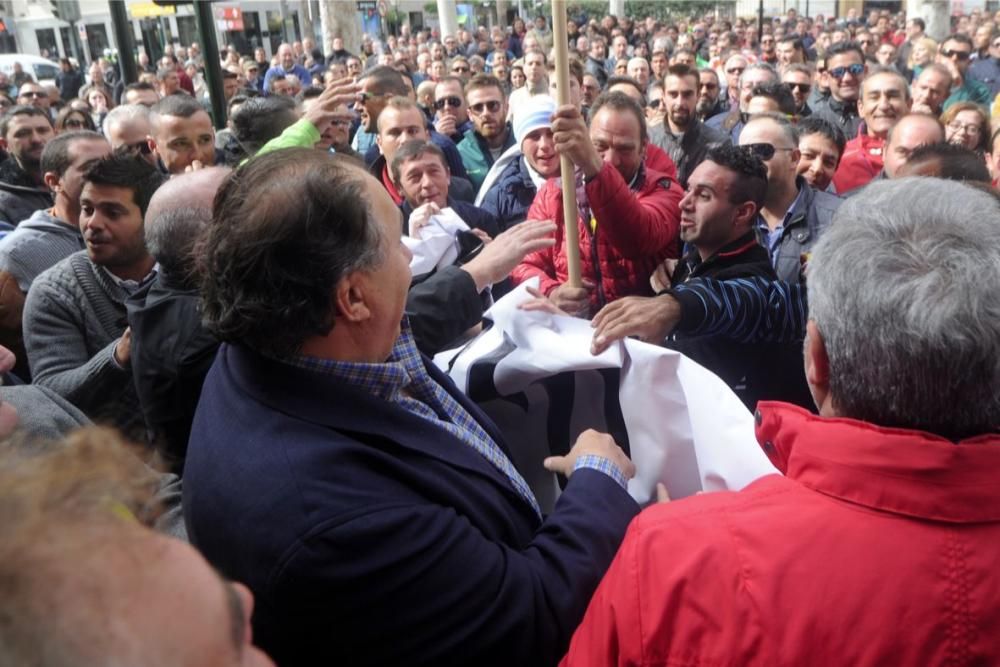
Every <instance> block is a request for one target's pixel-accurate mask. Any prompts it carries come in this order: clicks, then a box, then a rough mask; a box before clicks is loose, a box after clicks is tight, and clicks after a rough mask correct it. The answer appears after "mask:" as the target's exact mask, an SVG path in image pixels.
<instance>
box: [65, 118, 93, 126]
mask: <svg viewBox="0 0 1000 667" xmlns="http://www.w3.org/2000/svg"><path fill="white" fill-rule="evenodd" d="M86 126H87V124H86V123H84V122H83V121H82V120H79V119H77V118H70V119H69V120H67V121H66V122H65V123H63V127H86Z"/></svg>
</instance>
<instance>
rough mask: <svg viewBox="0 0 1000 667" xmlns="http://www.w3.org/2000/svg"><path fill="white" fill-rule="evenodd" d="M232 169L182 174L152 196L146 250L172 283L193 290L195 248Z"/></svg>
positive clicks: (213, 169)
mask: <svg viewBox="0 0 1000 667" xmlns="http://www.w3.org/2000/svg"><path fill="white" fill-rule="evenodd" d="M231 172H232V170H230V169H227V168H225V167H209V168H207V169H200V170H198V171H195V172H191V173H189V174H179V175H177V176H174V177H173V178H171V179H170V180H169V181H167V182H166V183H164V184H163V185H162V186H161V187H160V189H159V190H157V191H156V193H155V194H154V195H153V198H152V200H150V202H149V208H148V209H147V211H146V218H145V227H146V247H147V248H148V249H149V253H150V254H151V255H152V256H153V257H154V258H155V259H156V261H157V262H159V263H160V268H161V270H162V272H163V273H164V274H165V275H166V276H168V277H169V278H170V279H171V280H172V281H174V282H176V283H178V284H179V285H183V286H185V287H193V286H194V285H193V281H194V270H193V267H194V258H193V254H194V252H193V251H194V245H195V242H196V241H197V239H198V237H199V236H200V235H201V231H202V229H203V228H204V226H205V225H207V224H208V223H209V222H210V221H211V220H212V202H213V201H214V200H215V193H216V192H218V190H219V187H220V186H221V185H222V182H223V181H224V180H225V179H226V178H227V177H228V176H229V174H230V173H231Z"/></svg>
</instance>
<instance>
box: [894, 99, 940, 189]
mask: <svg viewBox="0 0 1000 667" xmlns="http://www.w3.org/2000/svg"><path fill="white" fill-rule="evenodd" d="M942 141H944V127H942V126H941V123H940V122H938V119H937V118H934V117H933V116H928V115H926V114H922V113H912V114H909V115H907V116H903V117H902V118H901V119H900V120H899V121H898V122H897V123H896V124H895V125H894V126H893V128H892V129H891V130H889V134H888V136H887V137H886V142H885V152H884V160H883V167H882V169H883V172H884V175H883V177H884V178H895V177H896V172H897V171H898V170H899V168H900V167H902V166H903V165H904V164H906V161H907V160H909V159H910V155H911V154H912V153H913V151H915V150H917V149H918V148H920V147H921V146H926V145H928V144H936V143H940V142H942Z"/></svg>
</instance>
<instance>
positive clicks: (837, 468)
mask: <svg viewBox="0 0 1000 667" xmlns="http://www.w3.org/2000/svg"><path fill="white" fill-rule="evenodd" d="M998 25H1000V13H998V15H997V16H990V15H988V14H984V13H982V12H979V11H974V12H971V13H970V14H967V15H962V16H955V17H954V20H953V25H952V29H951V31H950V33H949V34H948V35H947V36H944V37H943V38H942V39H940V40H938V41H935V40H933V39H931V38H930V37H929V36H927V35H926V34H925V25H924V23H923V21H922V20H921V19H920V18H917V17H909V18H908V17H906V16H905V15H901V14H899V15H897V14H892V13H890V12H887V11H878V10H873V11H872V12H870V13H869V14H868V15H866V16H862V15H859V14H858V13H857V12H856V11H854V10H851V12H849V13H848V14H847V16H845V17H839V18H838V17H823V16H816V17H809V16H803V15H800V14H798V13H797V12H796V11H795V10H794V9H790V10H789V11H788V12H787V14H784V15H781V16H777V17H774V18H773V19H768V20H767V21H765V22H763V24H762V26H760V30H758V26H757V24H755V23H751V22H748V21H745V20H742V19H736V20H732V21H730V20H725V19H719V18H717V17H715V16H714V15H706V16H700V15H699V16H691V17H675V18H674V19H673V20H671V21H665V22H660V21H658V20H656V19H654V18H644V19H637V18H628V17H614V16H603V17H596V18H591V19H589V20H585V19H576V18H575V19H572V20H570V21H569V23H568V26H567V28H568V36H569V39H568V42H567V44H565V45H563V44H555V43H554V41H553V40H554V35H553V31H552V30H551V26H550V24H549V21H548V19H547V17H545V16H542V15H539V16H537V17H534V18H533V19H532V20H530V21H525V20H522V19H520V18H518V19H516V20H514V21H513V24H512V25H510V26H497V27H494V28H492V29H487V28H485V27H479V28H478V29H476V30H466V29H461V30H459V31H458V32H457V34H454V35H451V34H445V35H441V34H438V33H437V32H436V31H435V30H432V29H420V30H411V29H410V28H409V26H405V25H404V26H403V27H402V29H401V30H400V33H399V34H398V35H395V36H392V37H389V38H388V39H386V40H385V42H380V41H377V40H373V39H371V38H369V37H367V36H366V37H365V39H364V42H363V44H362V46H361V48H360V49H359V51H358V53H351V52H350V51H349V50H347V49H346V48H345V45H344V43H343V40H341V39H339V38H338V39H335V40H333V42H332V43H331V44H327V45H323V46H324V47H325V49H324V48H320V47H318V46H317V45H316V43H315V42H314V41H313V40H311V39H304V40H302V42H294V43H292V44H282V45H281V46H280V47H279V48H278V50H277V51H276V53H275V55H274V57H273V58H271V59H268V58H267V57H266V54H265V52H264V51H263V50H262V49H257V50H256V51H255V52H254V53H253V54H242V55H241V54H239V53H238V52H237V51H236V50H235V49H233V48H232V47H229V48H227V49H225V50H223V51H222V52H221V53H219V54H214V53H213V54H204V55H203V54H202V53H201V50H200V48H199V46H198V45H197V44H192V45H191V46H190V47H186V48H185V47H182V46H179V45H174V46H171V47H169V48H168V49H167V52H166V54H165V55H164V56H163V57H162V58H161V59H160V61H159V62H157V63H155V64H153V63H151V62H150V61H149V58H148V56H147V55H146V54H145V53H142V52H140V53H139V54H138V63H139V68H140V75H139V80H137V81H124V80H123V79H122V77H121V76H120V75H119V74H118V72H117V71H116V70H115V68H113V67H111V66H110V64H109V63H107V62H104V61H95V62H94V63H93V64H92V65H91V66H90V68H89V69H88V75H87V76H86V77H85V76H84V75H83V73H82V72H80V71H78V70H77V69H76V68H75V67H74V65H73V63H72V62H70V61H69V60H63V61H62V62H61V69H62V72H61V74H60V77H59V78H58V80H57V82H56V83H57V85H56V86H55V87H54V88H53V89H50V90H46V89H45V87H43V86H41V85H39V84H38V83H37V82H35V81H33V80H31V77H30V75H28V74H26V73H24V72H23V70H21V69H20V68H16V69H15V72H16V73H15V76H14V80H13V81H10V80H8V78H7V77H6V76H4V75H2V74H0V106H2V107H3V115H2V117H0V149H2V151H3V154H2V156H0V157H2V161H0V228H2V229H0V234H2V238H0V371H2V372H3V378H4V386H2V387H0V436H2V438H0V439H2V441H3V442H2V443H0V531H2V533H3V535H4V537H3V539H2V540H0V656H3V659H2V660H0V662H5V663H6V662H10V664H33V665H44V666H46V667H49V666H51V667H57V666H63V665H75V666H84V665H109V664H123V665H124V664H144V665H161V664H162V665H164V666H167V665H171V666H174V665H176V666H179V665H191V666H193V665H251V664H254V665H256V664H261V665H267V664H274V663H277V664H279V665H282V666H285V665H290V666H294V665H316V664H341V663H342V664H350V665H367V664H370V665H390V664H404V663H405V664H418V665H422V664H427V665H459V664H478V665H494V664H495V665H554V664H557V663H560V664H563V665H583V664H587V665H591V664H592V665H616V664H617V665H640V664H641V665H667V664H678V665H679V664H685V665H687V664H777V663H788V664H803V663H807V662H808V663H819V664H859V665H878V664H887V663H893V664H970V665H971V664H991V663H992V661H993V660H998V661H1000V643H998V641H997V639H996V634H995V632H994V628H996V627H997V626H998V624H1000V604H998V603H997V602H996V600H998V599H1000V597H998V595H997V592H998V591H997V589H998V588H1000V578H998V577H997V576H996V574H995V572H994V570H995V568H994V563H995V562H996V560H995V559H996V558H997V557H998V556H1000V554H998V549H997V546H996V544H998V540H997V538H998V537H1000V486H998V485H997V483H996V481H995V477H996V473H997V470H998V469H1000V439H998V436H997V433H996V431H997V425H998V424H1000V196H998V195H997V193H996V191H995V187H996V184H997V178H998V177H1000V146H998V145H997V140H998V138H1000V129H997V130H994V123H993V119H994V117H995V115H994V114H996V116H997V117H1000V27H998ZM562 48H566V49H567V51H568V55H569V58H568V61H569V75H570V76H569V79H568V81H569V86H570V89H569V90H568V91H560V90H558V89H557V85H556V81H557V76H556V73H555V65H554V63H555V58H554V50H556V49H562ZM207 57H213V58H214V57H219V59H220V62H221V65H222V69H223V84H224V95H225V101H226V105H225V107H226V113H227V117H226V118H225V119H214V120H215V121H218V122H213V118H212V107H211V104H210V102H209V93H208V90H207V88H206V84H205V80H204V75H203V66H204V58H207ZM560 93H563V94H565V97H566V98H568V100H569V102H568V103H566V104H561V103H559V102H558V101H557V100H559V99H560V97H561V95H560ZM223 121H224V122H223ZM223 125H225V128H224V129H219V130H216V127H217V126H218V127H222V126H223ZM565 165H572V168H573V174H572V176H573V179H575V189H576V205H577V209H578V219H577V220H576V221H575V223H574V224H573V225H571V226H569V227H567V225H566V224H565V222H564V220H565V218H564V211H563V206H564V199H563V195H564V192H563V181H562V180H561V176H562V175H563V174H562V169H563V168H565ZM442 230H443V231H442ZM432 232H434V233H439V232H440V233H447V234H450V235H451V236H450V237H449V241H448V244H449V249H450V252H451V254H450V255H448V257H449V259H448V260H447V261H444V260H441V261H440V262H438V264H437V265H435V266H431V267H430V268H427V269H422V270H420V271H416V270H414V269H412V268H411V266H412V265H413V263H414V253H417V254H418V255H419V254H420V252H422V248H423V247H424V246H422V245H421V244H422V243H425V242H426V241H427V239H428V238H429V237H430V234H431V233H432ZM994 242H996V245H994ZM571 246H576V247H577V249H578V251H579V252H578V254H579V258H580V280H579V281H576V280H575V279H574V278H572V277H571V271H570V267H569V264H570V262H569V260H568V257H567V255H568V252H567V248H568V247H571ZM520 285H526V289H527V291H528V292H529V293H530V295H531V298H530V299H529V300H527V301H525V302H523V303H522V304H521V306H520V307H521V309H523V310H524V311H528V312H535V313H538V312H541V313H543V314H551V315H552V316H573V317H578V318H584V319H587V320H590V323H591V326H592V327H593V329H594V335H593V341H592V350H591V351H592V353H593V354H595V355H596V354H603V353H605V352H606V351H607V350H608V349H609V348H610V347H612V346H613V345H614V344H615V342H616V341H619V340H621V339H623V338H626V337H634V338H638V339H640V340H642V341H645V342H648V343H652V344H656V345H662V346H666V347H668V348H671V349H674V350H677V351H678V352H681V353H683V354H685V355H686V356H688V357H690V358H692V359H694V360H695V361H697V362H698V363H699V364H701V365H702V366H704V367H705V368H707V369H708V370H710V371H711V372H712V373H714V374H715V375H717V376H718V377H719V378H720V379H721V380H722V381H723V382H724V383H725V384H726V385H728V386H729V388H730V389H731V390H732V391H733V392H734V393H735V395H736V396H738V397H739V399H740V400H742V401H743V403H744V404H745V405H746V407H747V408H748V410H749V411H751V412H752V413H753V415H754V421H755V426H756V436H757V439H758V440H759V443H760V446H761V448H762V449H763V452H764V454H766V456H767V457H768V458H769V459H770V461H771V463H772V464H773V466H774V468H775V469H776V473H775V474H772V475H768V476H765V477H763V478H760V479H758V480H757V481H755V482H753V483H752V484H751V485H750V486H748V487H747V488H745V489H742V490H733V491H726V492H717V493H705V494H699V495H696V496H693V497H689V498H684V499H674V500H670V499H669V498H668V497H667V494H668V490H667V489H666V488H665V487H661V488H660V489H658V491H659V493H658V495H659V498H658V499H659V501H660V502H658V503H656V504H654V505H653V506H650V507H647V508H645V509H642V508H640V507H639V506H638V505H637V504H636V502H635V500H634V499H633V497H632V495H630V494H629V480H630V479H631V478H632V477H633V476H634V475H635V472H636V469H635V465H634V464H633V463H632V461H631V460H630V458H629V455H628V450H627V447H625V448H623V447H622V446H619V445H622V444H624V443H616V442H615V440H614V439H612V437H611V436H609V435H607V434H604V433H599V432H596V431H592V430H586V431H583V433H582V434H581V435H580V436H579V438H578V439H577V440H576V442H575V443H574V444H573V445H572V447H571V448H569V450H568V451H566V452H563V454H562V455H560V456H552V457H550V458H548V459H546V460H545V462H544V466H545V468H546V469H547V470H548V471H550V472H551V473H554V474H555V475H556V476H557V477H558V478H560V485H561V492H560V495H559V499H558V501H557V503H556V505H555V507H554V509H553V510H552V511H551V512H549V513H543V511H542V509H541V508H540V507H539V503H538V501H537V500H536V498H535V496H534V493H533V492H532V489H531V487H530V486H529V485H528V483H527V482H526V481H525V478H526V477H528V476H529V475H527V474H526V471H524V470H519V469H518V467H517V466H515V464H514V462H513V461H512V459H511V457H510V451H509V449H508V446H507V443H506V442H505V437H504V434H503V433H502V432H500V430H499V429H498V428H497V427H496V426H495V425H494V424H493V423H492V422H491V420H490V419H489V418H488V417H487V416H486V415H485V413H484V412H482V411H481V409H480V408H479V407H478V406H477V405H476V403H475V402H474V401H473V400H471V399H470V398H469V397H468V396H465V395H463V394H462V393H461V392H460V391H459V390H458V389H457V388H456V387H455V385H454V383H452V381H451V380H450V379H449V378H448V376H447V375H446V374H445V373H444V372H442V371H441V370H440V369H439V368H438V367H437V366H436V365H435V364H434V363H433V362H432V361H431V357H433V356H434V355H435V354H436V353H438V352H441V351H443V350H447V349H451V348H455V347H458V346H461V345H463V344H465V343H467V342H468V341H470V340H472V339H474V338H475V336H476V335H477V334H478V333H479V332H481V331H482V330H483V328H484V327H488V326H489V325H490V323H489V322H488V321H487V320H484V313H485V311H486V310H487V309H488V308H489V307H490V305H491V304H492V303H494V301H495V300H497V299H500V298H502V297H504V296H505V295H506V294H508V293H509V292H511V290H512V289H514V288H516V287H518V286H520ZM94 424H96V425H97V426H94ZM67 434H68V435H67ZM127 443H132V444H131V445H129V444H127ZM734 446H735V443H734ZM993 459H998V460H997V462H996V465H997V467H994V465H995V464H991V463H989V461H990V460H993ZM530 476H531V477H534V476H535V475H534V474H532V475H530ZM640 510H641V511H640ZM272 660H273V661H274V663H272V662H271V661H272Z"/></svg>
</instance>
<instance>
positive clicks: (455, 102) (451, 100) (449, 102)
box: [434, 95, 462, 111]
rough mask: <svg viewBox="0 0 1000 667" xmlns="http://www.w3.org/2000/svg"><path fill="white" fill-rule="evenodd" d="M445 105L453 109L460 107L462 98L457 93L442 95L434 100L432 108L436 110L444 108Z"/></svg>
mask: <svg viewBox="0 0 1000 667" xmlns="http://www.w3.org/2000/svg"><path fill="white" fill-rule="evenodd" d="M446 106H449V107H452V108H454V109H460V108H461V107H462V98H461V97H458V96H457V95H449V96H448V97H442V98H441V99H439V100H437V101H435V102H434V108H435V109H437V110H438V111H440V110H441V109H444V108H445V107H446Z"/></svg>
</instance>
